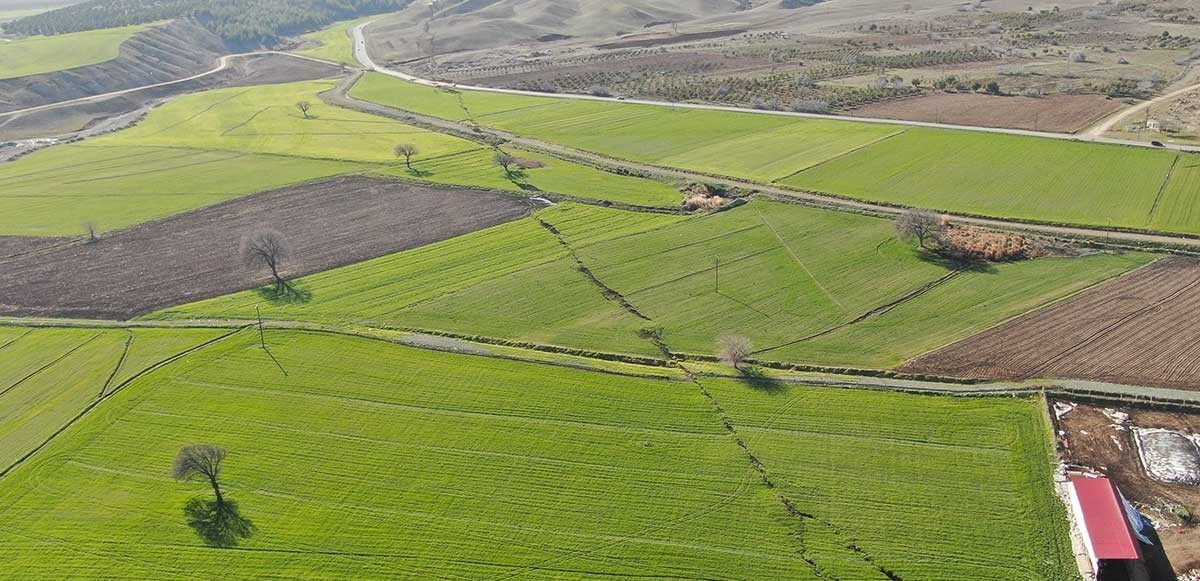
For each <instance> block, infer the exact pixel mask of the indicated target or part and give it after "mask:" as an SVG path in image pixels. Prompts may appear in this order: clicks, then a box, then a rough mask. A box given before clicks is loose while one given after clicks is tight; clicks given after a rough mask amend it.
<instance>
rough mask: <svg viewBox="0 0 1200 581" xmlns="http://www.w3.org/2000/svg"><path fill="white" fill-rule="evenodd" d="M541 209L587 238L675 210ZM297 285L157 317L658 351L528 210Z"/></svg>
mask: <svg viewBox="0 0 1200 581" xmlns="http://www.w3.org/2000/svg"><path fill="white" fill-rule="evenodd" d="M542 216H544V217H545V218H546V219H548V220H551V219H554V218H555V217H562V219H563V220H564V221H575V222H583V223H584V226H582V227H594V226H600V227H601V228H602V229H603V230H602V231H599V232H596V231H590V234H589V235H590V236H591V237H600V238H606V237H612V236H621V235H628V234H630V233H633V232H639V231H643V230H646V229H650V228H655V227H660V226H662V225H665V224H670V223H673V222H676V221H679V220H680V219H681V217H678V216H671V215H660V214H641V213H634V212H624V211H620V210H606V209H602V208H597V207H594V206H576V205H571V206H559V207H555V208H552V209H550V210H547V211H545V212H544V213H543V214H542ZM297 284H298V285H299V287H301V288H303V289H304V290H305V291H306V292H307V293H311V295H312V300H311V302H306V303H301V304H295V303H270V302H267V301H264V299H263V298H262V295H260V294H259V293H258V292H257V291H248V292H243V293H238V294H234V295H230V296H226V297H219V298H216V299H211V300H208V301H202V302H199V303H195V304H191V305H182V306H179V307H175V308H170V309H166V310H164V311H161V312H159V313H155V314H152V315H150V316H149V317H148V318H151V319H163V318H196V317H200V318H206V317H210V316H211V317H217V318H229V319H246V318H249V317H251V316H252V315H253V313H254V312H255V311H254V309H255V306H260V307H261V309H262V312H263V316H264V317H267V318H270V319H280V320H300V321H314V322H322V323H338V324H352V325H370V326H377V327H401V328H405V327H415V328H420V329H433V330H439V331H445V332H453V333H459V334H464V335H483V336H490V337H504V338H508V339H517V340H523V341H533V342H538V343H550V344H558V345H565V346H569V347H575V348H579V349H587V350H600V351H604V350H609V351H621V352H625V353H635V354H640V355H659V354H660V352H659V350H658V349H657V348H655V346H654V345H653V344H652V343H651V342H649V341H645V340H642V339H639V338H638V331H639V330H640V329H641V328H643V327H645V326H646V325H647V323H646V322H645V321H642V320H641V319H638V318H637V317H635V316H633V315H631V314H629V313H627V312H626V311H624V310H622V309H621V307H620V305H618V304H617V303H616V302H614V301H611V300H608V299H606V298H605V297H604V295H603V294H602V292H601V291H600V289H598V288H597V287H596V286H595V285H594V284H593V283H591V282H590V281H589V280H588V278H587V277H586V276H584V275H583V274H582V273H581V272H579V271H578V269H577V267H576V264H575V262H574V261H573V260H572V259H571V258H570V256H569V253H568V250H567V248H566V247H565V246H564V245H563V244H562V243H560V242H559V241H558V240H557V239H556V238H555V236H554V235H552V234H551V233H550V232H549V231H547V230H546V229H545V228H543V227H542V226H541V225H539V224H538V222H537V221H536V220H534V219H531V218H527V219H524V220H519V221H516V222H510V223H508V224H504V225H501V226H496V227H493V228H489V229H487V230H482V231H479V232H475V233H472V234H467V235H466V236H460V237H458V238H454V239H451V240H447V241H445V242H439V243H436V244H431V245H429V246H424V247H421V248H417V249H414V250H409V251H406V252H401V253H398V254H393V255H390V256H385V257H382V258H378V259H375V260H371V261H368V262H363V263H360V264H355V265H351V266H346V267H343V268H339V269H335V270H331V271H328V272H323V273H320V274H315V275H312V276H308V277H304V278H302V279H300V280H299V281H298V282H297Z"/></svg>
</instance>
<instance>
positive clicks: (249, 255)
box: [241, 230, 290, 292]
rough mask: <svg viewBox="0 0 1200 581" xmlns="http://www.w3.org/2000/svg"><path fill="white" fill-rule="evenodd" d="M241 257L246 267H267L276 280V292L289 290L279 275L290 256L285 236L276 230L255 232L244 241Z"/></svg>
mask: <svg viewBox="0 0 1200 581" xmlns="http://www.w3.org/2000/svg"><path fill="white" fill-rule="evenodd" d="M241 255H242V260H243V261H244V262H245V263H246V266H249V267H251V268H261V267H263V266H265V267H267V268H269V269H271V276H272V277H274V279H275V290H276V292H283V291H284V290H286V289H287V288H288V285H287V281H286V280H284V278H283V276H282V275H280V274H279V268H280V265H281V264H282V262H283V261H284V260H285V259H286V258H287V257H288V256H289V255H290V251H289V249H288V245H287V241H286V240H284V238H283V235H281V234H280V233H278V232H276V231H274V230H260V231H258V232H255V233H253V234H251V235H249V236H247V237H246V238H244V239H242V249H241Z"/></svg>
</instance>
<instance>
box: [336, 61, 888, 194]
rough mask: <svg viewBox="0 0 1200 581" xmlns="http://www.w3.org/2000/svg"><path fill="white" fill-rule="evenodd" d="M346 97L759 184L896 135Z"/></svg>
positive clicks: (443, 97) (477, 96)
mask: <svg viewBox="0 0 1200 581" xmlns="http://www.w3.org/2000/svg"><path fill="white" fill-rule="evenodd" d="M352 94H353V95H354V96H355V97H358V98H360V99H363V100H367V101H374V102H377V103H382V104H385V105H390V106H393V107H398V108H401V109H406V110H410V111H414V112H417V113H424V114H428V115H433V116H437V117H443V118H447V119H454V120H465V119H470V120H473V121H474V122H476V123H478V124H480V125H485V126H491V127H496V128H499V129H504V130H508V131H512V132H514V133H519V134H522V135H528V136H531V137H536V138H539V139H543V140H546V141H551V142H556V143H562V144H564V145H570V146H572V147H578V148H581V149H586V150H589V151H594V152H597V153H603V154H606V155H611V156H614V157H620V158H625V159H631V160H635V161H641V162H646V163H653V164H658V165H664V166H672V167H680V168H684V169H689V170H694V171H700V172H706V173H712V174H719V175H727V176H734V177H741V178H746V179H756V180H763V181H773V180H777V179H781V178H784V177H787V176H788V175H791V174H792V173H794V172H797V171H799V170H801V169H804V168H805V167H808V166H810V165H813V164H816V163H820V162H821V161H824V160H826V159H828V158H830V157H833V156H836V155H841V154H844V153H847V152H849V151H851V150H853V149H855V148H858V147H862V146H863V145H866V144H868V143H871V142H873V141H875V140H878V139H883V138H885V137H888V136H890V135H894V134H896V133H899V132H900V131H901V128H899V127H896V126H890V125H868V124H863V123H848V122H842V121H820V120H809V119H797V118H790V117H780V116H769V115H753V114H746V113H728V112H721V111H703V110H695V109H672V108H669V107H655V106H650V105H634V104H615V103H603V102H591V101H573V100H566V99H555V98H549V97H527V96H519V95H503V94H494V93H480V92H474V91H462V92H459V93H452V92H448V91H446V90H441V89H435V88H432V87H425V86H421V85H415V84H412V83H408V82H406V81H402V80H400V79H396V78H394V77H387V76H384V75H381V74H377V73H376V74H370V75H367V76H366V77H364V78H363V80H362V81H361V82H360V83H359V84H358V86H356V87H355V88H354V90H353V92H352ZM460 97H461V102H460V99H459V98H460ZM460 103H461V104H460ZM464 107H465V109H464Z"/></svg>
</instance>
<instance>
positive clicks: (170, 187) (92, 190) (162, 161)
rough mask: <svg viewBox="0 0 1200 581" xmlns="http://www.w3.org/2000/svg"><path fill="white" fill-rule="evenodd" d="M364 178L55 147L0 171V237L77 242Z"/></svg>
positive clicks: (293, 163) (290, 164) (255, 158)
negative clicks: (322, 183)
mask: <svg viewBox="0 0 1200 581" xmlns="http://www.w3.org/2000/svg"><path fill="white" fill-rule="evenodd" d="M218 167H219V170H218V169H216V168H218ZM362 170H363V167H362V166H359V165H357V164H352V163H342V162H331V161H318V160H308V159H298V158H289V157H281V156H269V155H243V154H238V153H233V152H219V151H205V150H196V149H177V148H161V147H145V146H96V145H91V144H87V145H61V146H57V147H52V148H49V149H46V150H43V151H39V152H37V153H34V154H32V155H30V156H27V157H25V158H22V159H21V160H19V161H16V162H12V163H5V164H0V234H6V235H21V236H83V235H86V234H87V225H88V224H92V225H94V227H95V229H96V231H97V233H104V232H109V231H112V230H120V229H123V228H128V227H130V226H134V225H137V224H141V223H143V222H148V221H151V220H156V219H160V218H165V217H167V216H170V215H174V214H178V213H180V212H185V211H188V210H193V209H196V208H199V207H203V206H210V205H213V204H216V203H219V202H223V201H226V200H230V199H232V198H237V197H240V196H245V195H248V194H252V193H255V192H259V191H263V190H268V189H273V188H278V187H282V186H286V185H290V184H293V183H298V182H305V181H311V180H314V179H319V178H323V177H328V176H331V175H337V174H344V173H350V172H357V171H362Z"/></svg>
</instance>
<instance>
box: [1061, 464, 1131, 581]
mask: <svg viewBox="0 0 1200 581" xmlns="http://www.w3.org/2000/svg"><path fill="white" fill-rule="evenodd" d="M1071 508H1072V510H1073V511H1074V513H1075V514H1074V516H1075V522H1076V523H1077V524H1078V525H1079V528H1080V532H1081V533H1082V535H1083V542H1084V545H1085V546H1086V547H1087V552H1088V557H1089V558H1090V559H1091V561H1092V568H1093V570H1094V571H1096V574H1097V578H1098V579H1105V578H1130V577H1131V576H1130V575H1129V572H1130V571H1132V570H1133V569H1135V568H1140V567H1135V566H1137V565H1140V564H1141V561H1142V556H1143V555H1142V546H1141V541H1140V540H1139V537H1141V534H1140V530H1141V527H1142V526H1143V523H1142V520H1141V517H1140V516H1139V515H1137V512H1136V511H1135V510H1134V509H1133V507H1132V506H1130V505H1129V503H1128V502H1127V501H1126V500H1125V498H1124V497H1123V496H1121V492H1120V491H1119V490H1117V486H1116V485H1115V484H1113V482H1112V481H1111V480H1109V479H1107V478H1089V477H1086V476H1073V477H1072V478H1071ZM1131 513H1132V514H1131ZM1135 527H1136V528H1135ZM1106 571H1108V572H1110V573H1115V574H1116V575H1106Z"/></svg>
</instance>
